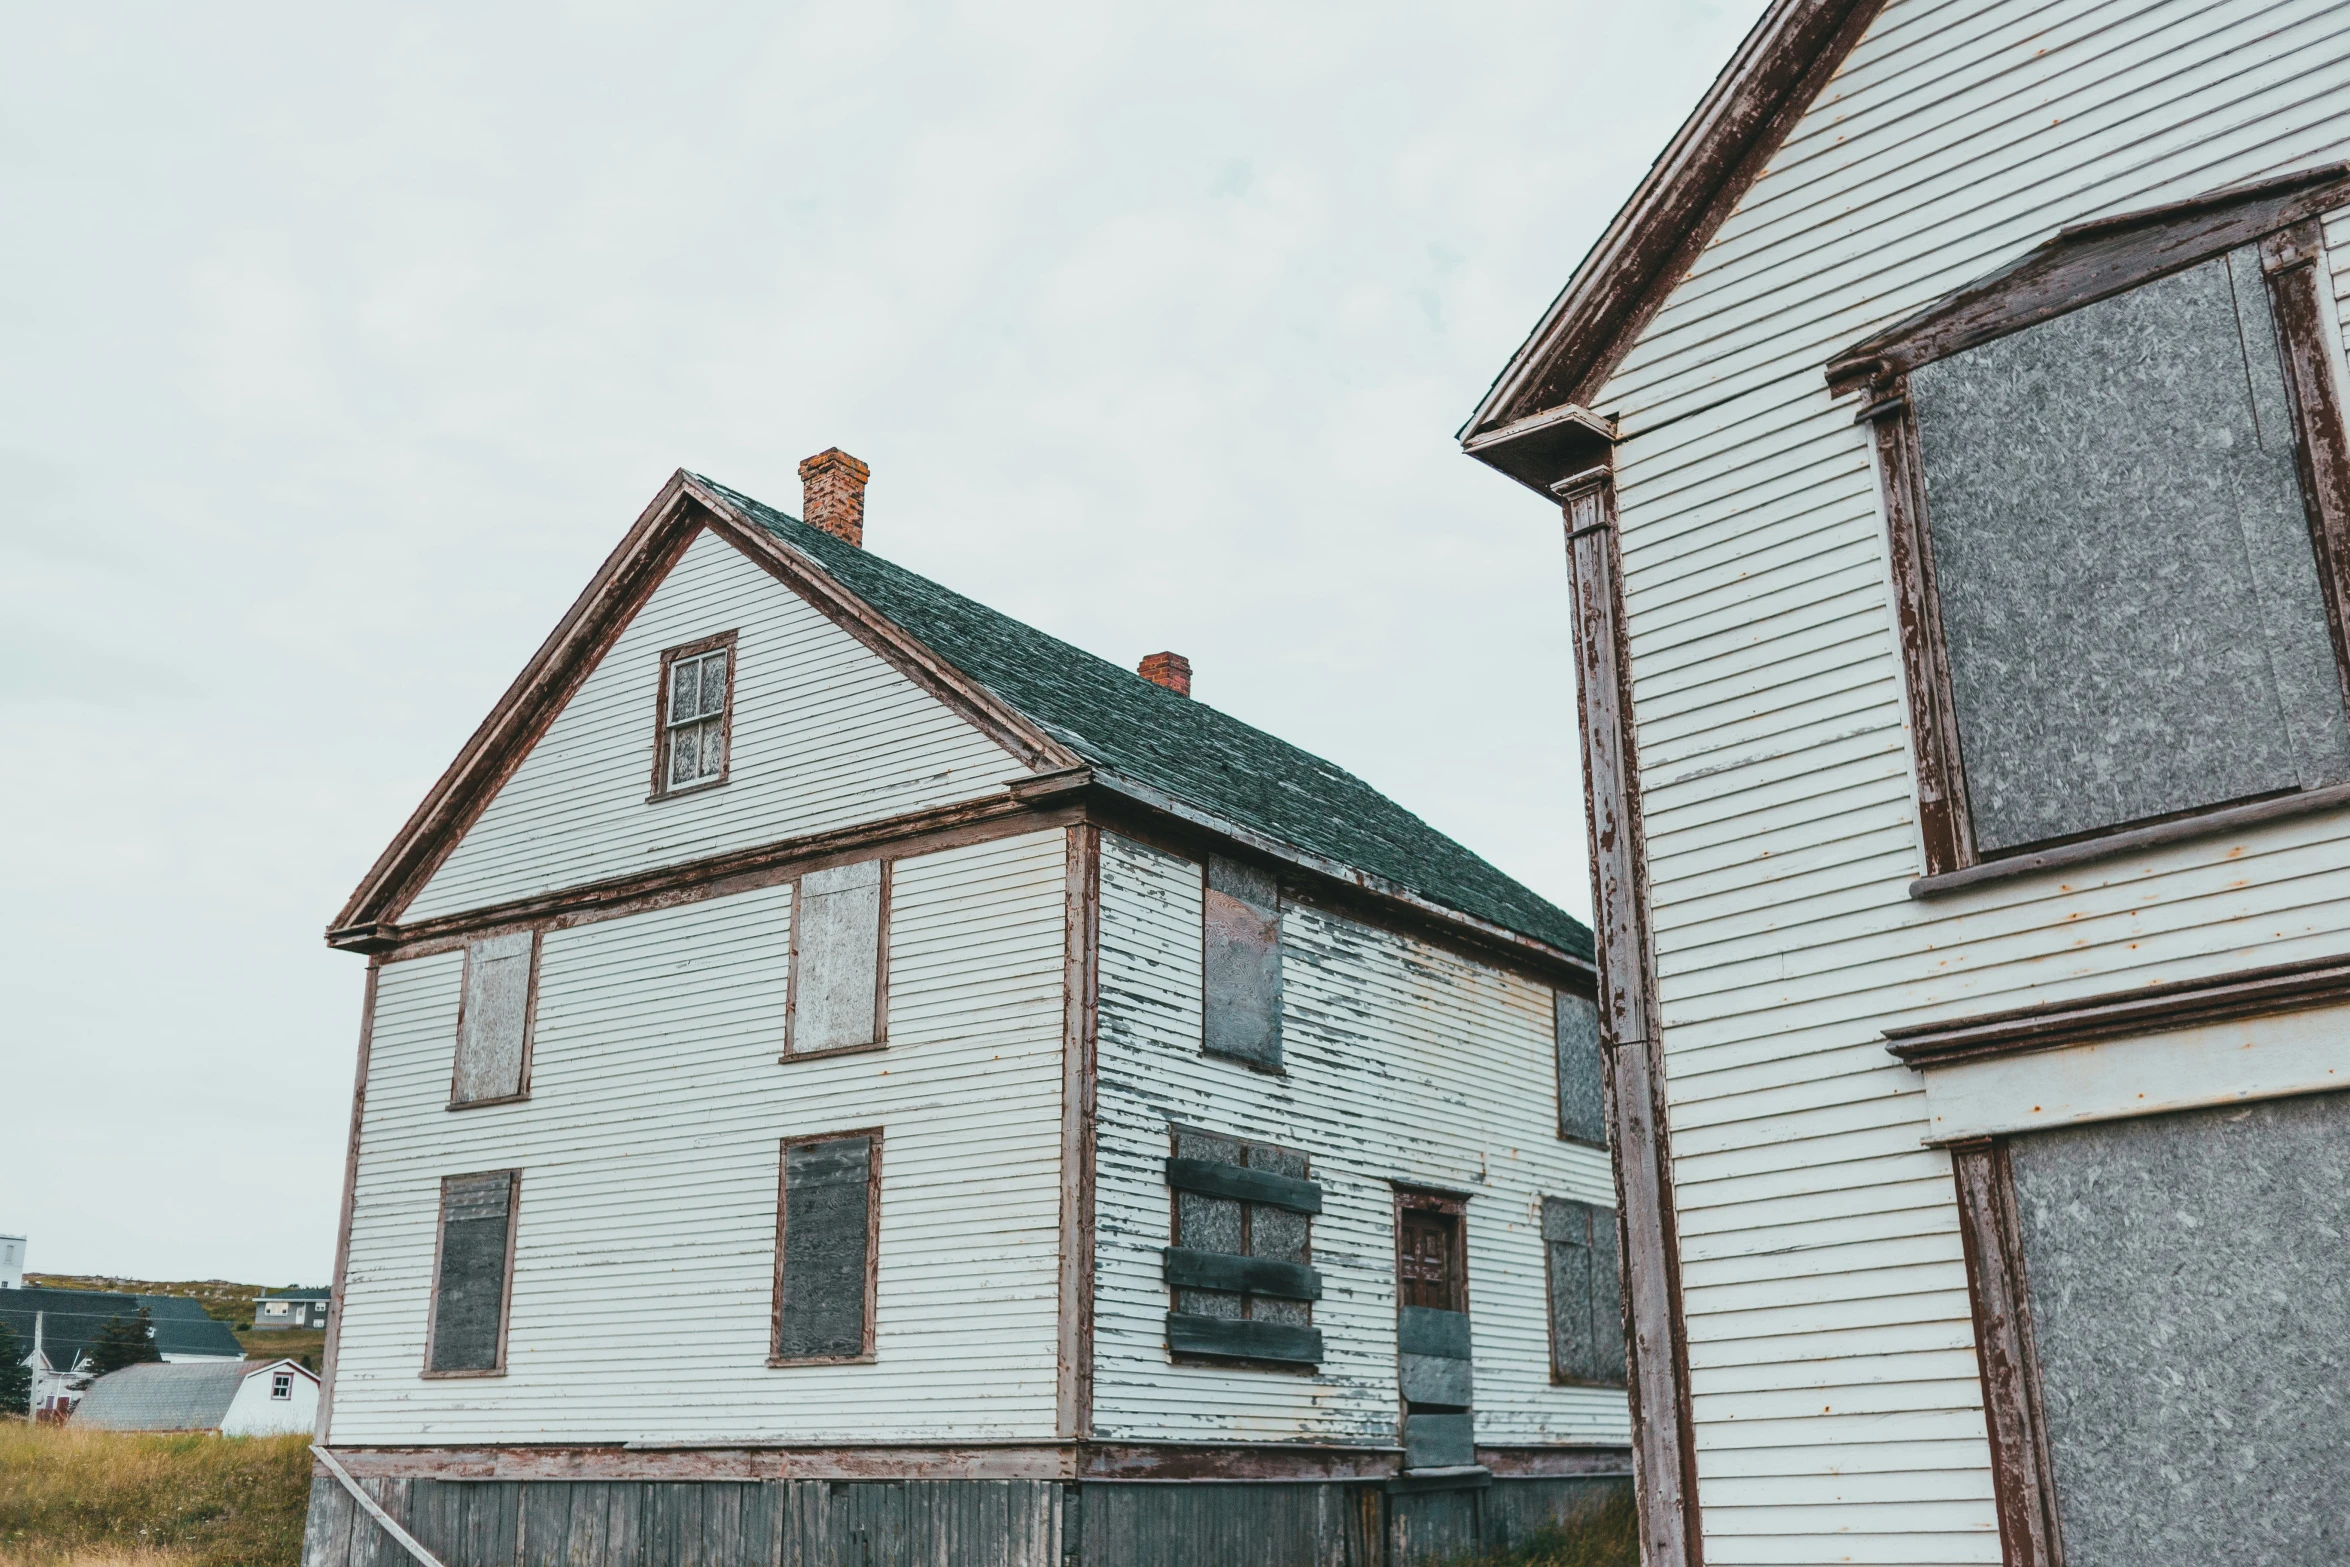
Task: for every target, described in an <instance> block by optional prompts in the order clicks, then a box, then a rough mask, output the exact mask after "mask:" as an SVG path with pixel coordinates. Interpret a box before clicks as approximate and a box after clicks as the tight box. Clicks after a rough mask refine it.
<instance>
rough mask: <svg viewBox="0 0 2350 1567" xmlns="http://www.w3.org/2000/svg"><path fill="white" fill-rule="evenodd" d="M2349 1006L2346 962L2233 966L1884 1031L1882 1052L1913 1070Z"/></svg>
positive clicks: (2349, 978)
mask: <svg viewBox="0 0 2350 1567" xmlns="http://www.w3.org/2000/svg"><path fill="white" fill-rule="evenodd" d="M2346 1002H2350V957H2329V958H2309V959H2306V960H2304V961H2302V962H2298V963H2274V964H2269V965H2267V966H2265V967H2261V968H2247V969H2235V970H2232V971H2230V972H2228V973H2225V974H2213V975H2211V976H2209V977H2207V978H2203V979H2182V980H2172V981H2169V982H2167V983H2165V984H2160V985H2144V986H2140V987H2139V988H2137V989H2134V990H2109V991H2105V992H2102V993H2101V994H2098V995H2094V996H2083V997H2082V998H2081V999H2079V1000H2078V1001H2046V1002H2041V1003H2040V1004H2038V1005H2037V1006H2029V1007H2015V1008H2011V1009H2009V1010H2006V1011H2001V1012H1985V1013H1981V1014H1978V1015H1977V1016H1974V1017H1971V1018H1957V1019H1953V1020H1950V1021H1947V1022H1936V1023H1910V1024H1905V1025H1903V1026H1902V1027H1899V1028H1889V1029H1886V1030H1885V1048H1886V1049H1888V1050H1890V1051H1892V1052H1893V1054H1894V1055H1896V1056H1898V1057H1899V1058H1900V1059H1901V1060H1902V1061H1904V1062H1906V1063H1908V1064H1909V1065H1911V1066H1914V1067H1918V1068H1921V1069H1923V1068H1927V1067H1937V1066H1949V1065H1951V1064H1953V1063H1955V1062H1960V1061H1983V1060H1989V1059H1991V1058H1993V1057H1995V1056H2011V1055H2023V1054H2026V1053H2028V1052H2031V1051H2036V1050H2057V1049H2061V1048H2063V1047H2064V1046H2067V1045H2083V1044H2093V1043H2095V1042H2097V1041H2099V1040H2105V1039H2127V1038H2131V1037H2133V1036H2136V1035H2141V1034H2159V1033H2167V1032H2170V1031H2172V1030H2174V1029H2182V1028H2194V1027H2197V1026H2199V1025H2202V1024H2205V1023H2224V1022H2230V1021H2234V1020H2236V1019H2240V1018H2254V1017H2273V1016H2276V1015H2277V1014H2279V1013H2284V1012H2306V1011H2314V1010H2316V1009H2317V1008H2320V1007H2330V1006H2340V1005H2342V1004H2344V1003H2346Z"/></svg>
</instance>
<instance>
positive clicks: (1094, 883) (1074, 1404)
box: [1056, 826, 1102, 1440]
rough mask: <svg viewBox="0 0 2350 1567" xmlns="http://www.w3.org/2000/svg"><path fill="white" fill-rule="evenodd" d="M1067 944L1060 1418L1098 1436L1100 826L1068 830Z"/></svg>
mask: <svg viewBox="0 0 2350 1567" xmlns="http://www.w3.org/2000/svg"><path fill="white" fill-rule="evenodd" d="M1068 835H1069V892H1068V921H1069V925H1068V945H1067V952H1066V957H1065V959H1064V961H1063V972H1062V1002H1063V1005H1064V1007H1065V1008H1066V1014H1065V1018H1066V1021H1065V1023H1064V1034H1063V1040H1062V1056H1061V1321H1060V1368H1059V1391H1058V1396H1057V1399H1056V1403H1057V1406H1058V1408H1057V1423H1058V1429H1059V1431H1060V1434H1061V1435H1062V1436H1063V1437H1064V1438H1073V1439H1079V1440H1082V1439H1083V1438H1086V1437H1089V1436H1091V1435H1092V1434H1093V1214H1094V1141H1095V1139H1094V1120H1095V1114H1096V1108H1097V1107H1096V1099H1097V1093H1098V1090H1097V1087H1096V1084H1097V1081H1098V1077H1099V1073H1098V1071H1097V1066H1098V1062H1097V1059H1096V1058H1097V1053H1098V1052H1097V1047H1098V1045H1099V1041H1100V1026H1101V1025H1100V1016H1101V1009H1100V998H1101V932H1102V830H1101V829H1100V828H1099V827H1091V826H1079V827H1071V828H1070V829H1068Z"/></svg>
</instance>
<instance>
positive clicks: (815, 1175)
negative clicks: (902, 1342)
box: [774, 1131, 881, 1361]
mask: <svg viewBox="0 0 2350 1567" xmlns="http://www.w3.org/2000/svg"><path fill="white" fill-rule="evenodd" d="M880 1174H881V1133H880V1132H878V1131H865V1132H841V1133H834V1134H828V1135H826V1136H822V1137H807V1138H792V1139H788V1140H786V1141H785V1143H784V1145H783V1189H782V1193H781V1195H780V1198H779V1200H778V1203H777V1214H778V1223H777V1235H776V1240H775V1252H776V1269H775V1353H774V1358H775V1359H777V1360H779V1361H830V1360H862V1359H865V1358H867V1357H869V1356H871V1355H872V1353H873V1286H874V1278H875V1267H876V1263H877V1261H878V1258H877V1256H876V1244H877V1242H878V1240H879V1236H878V1233H877V1232H878V1227H879V1224H880V1218H881V1203H880V1198H879V1191H880V1184H879V1182H880Z"/></svg>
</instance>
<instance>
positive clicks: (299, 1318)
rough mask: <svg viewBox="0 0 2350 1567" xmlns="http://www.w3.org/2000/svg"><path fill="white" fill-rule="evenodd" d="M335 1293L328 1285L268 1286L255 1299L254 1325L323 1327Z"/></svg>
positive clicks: (260, 1329)
mask: <svg viewBox="0 0 2350 1567" xmlns="http://www.w3.org/2000/svg"><path fill="white" fill-rule="evenodd" d="M334 1293H335V1292H334V1291H333V1290H329V1289H315V1290H270V1291H268V1292H267V1293H265V1294H263V1295H260V1296H258V1297H256V1298H255V1299H254V1302H253V1329H254V1331H255V1332H266V1331H270V1330H273V1329H277V1328H323V1327H325V1326H326V1309H327V1307H328V1305H329V1304H330V1303H332V1301H333V1300H334Z"/></svg>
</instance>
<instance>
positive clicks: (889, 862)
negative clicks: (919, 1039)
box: [777, 855, 898, 1137]
mask: <svg viewBox="0 0 2350 1567" xmlns="http://www.w3.org/2000/svg"><path fill="white" fill-rule="evenodd" d="M875 858H876V859H878V860H879V862H880V865H881V912H880V915H879V917H878V919H877V920H876V922H875V923H876V925H877V926H878V929H877V931H876V933H875V940H877V941H878V942H879V943H880V944H881V950H880V951H879V952H877V953H875V954H874V958H873V1042H872V1043H871V1044H865V1045H834V1046H833V1047H832V1048H830V1049H828V1050H799V1049H795V1048H793V1045H792V1039H793V1036H794V1034H795V1033H796V1032H797V1030H798V1027H799V1017H800V909H801V908H802V906H803V905H802V902H801V899H800V880H801V879H800V878H799V877H797V876H795V877H793V878H792V883H791V936H790V939H789V944H788V952H789V956H788V957H787V958H786V960H785V966H784V976H783V1054H782V1055H781V1056H779V1057H777V1059H778V1060H780V1061H787V1062H788V1061H822V1060H825V1059H827V1058H828V1057H831V1056H854V1055H863V1054H865V1053H866V1052H868V1051H873V1050H887V1049H888V1048H889V911H890V895H891V892H892V890H893V889H894V888H895V886H896V885H897V879H898V878H897V864H898V862H897V861H896V860H895V859H893V858H890V857H889V856H886V855H880V856H876V857H875ZM844 863H849V864H854V863H856V862H854V861H848V862H844ZM839 1135H840V1136H843V1137H847V1136H852V1135H854V1134H852V1133H848V1132H843V1133H840V1134H839Z"/></svg>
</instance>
